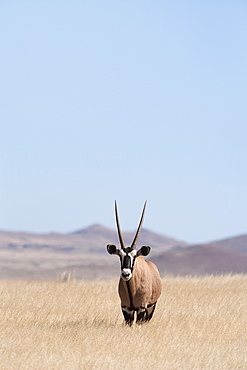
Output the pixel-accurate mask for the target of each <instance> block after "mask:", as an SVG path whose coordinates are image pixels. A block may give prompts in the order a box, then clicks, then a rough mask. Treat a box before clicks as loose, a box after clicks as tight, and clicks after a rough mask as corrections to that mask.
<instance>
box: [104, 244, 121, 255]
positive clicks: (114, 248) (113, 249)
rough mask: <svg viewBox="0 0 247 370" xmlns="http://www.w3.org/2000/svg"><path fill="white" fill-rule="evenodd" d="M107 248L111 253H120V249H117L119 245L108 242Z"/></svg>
mask: <svg viewBox="0 0 247 370" xmlns="http://www.w3.org/2000/svg"><path fill="white" fill-rule="evenodd" d="M106 248H107V251H108V253H110V254H118V249H117V247H116V246H115V245H113V244H108V245H107V247H106Z"/></svg>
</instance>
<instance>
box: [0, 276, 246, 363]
mask: <svg viewBox="0 0 247 370" xmlns="http://www.w3.org/2000/svg"><path fill="white" fill-rule="evenodd" d="M0 292H1V300H0V310H1V312H0V315H1V316H0V325H1V327H0V358H1V361H0V362H1V365H0V368H1V370H5V369H6V370H11V369H23V370H24V369H25V370H27V369H28V370H30V369H70V370H71V369H72V370H73V369H114V370H115V369H122V368H125V369H152V370H154V369H169V370H172V369H190V370H191V369H213V370H215V369H220V370H223V369H234V370H236V369H247V275H229V276H214V277H213V276H207V277H204V278H195V277H193V278H192V277H183V278H182V277H177V278H174V277H167V278H164V279H163V292H162V296H161V298H160V300H159V302H158V304H157V308H156V312H155V314H154V317H153V319H152V321H151V322H150V323H148V324H144V325H142V326H141V327H138V326H137V325H134V326H133V327H126V326H124V325H123V318H122V313H121V310H120V303H119V298H118V295H117V280H114V281H108V282H104V281H96V282H84V281H76V280H75V281H73V280H72V281H68V282H62V281H57V282H55V281H53V282H51V281H0Z"/></svg>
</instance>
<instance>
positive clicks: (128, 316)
mask: <svg viewBox="0 0 247 370" xmlns="http://www.w3.org/2000/svg"><path fill="white" fill-rule="evenodd" d="M122 313H123V316H124V320H125V323H126V324H127V325H129V326H131V325H132V324H133V321H134V315H135V311H130V310H128V308H127V307H122Z"/></svg>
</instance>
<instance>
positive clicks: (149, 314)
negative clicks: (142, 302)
mask: <svg viewBox="0 0 247 370" xmlns="http://www.w3.org/2000/svg"><path fill="white" fill-rule="evenodd" d="M155 307H156V302H155V303H153V304H152V305H150V306H148V308H147V309H146V312H147V321H149V320H151V318H152V317H153V313H154V310H155Z"/></svg>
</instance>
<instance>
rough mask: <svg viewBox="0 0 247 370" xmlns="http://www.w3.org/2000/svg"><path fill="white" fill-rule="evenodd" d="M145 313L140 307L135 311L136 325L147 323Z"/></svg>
mask: <svg viewBox="0 0 247 370" xmlns="http://www.w3.org/2000/svg"><path fill="white" fill-rule="evenodd" d="M146 314H147V312H146V309H145V308H144V307H140V308H139V309H138V311H137V318H136V323H137V324H142V323H143V322H145V321H147V317H146V316H147V315H146Z"/></svg>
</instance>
